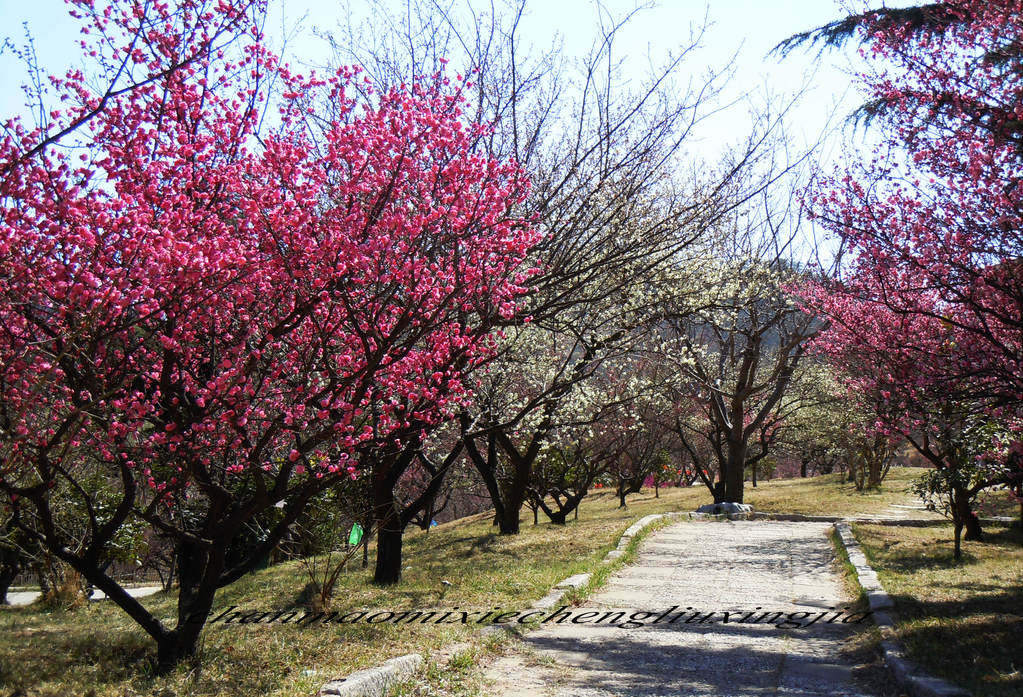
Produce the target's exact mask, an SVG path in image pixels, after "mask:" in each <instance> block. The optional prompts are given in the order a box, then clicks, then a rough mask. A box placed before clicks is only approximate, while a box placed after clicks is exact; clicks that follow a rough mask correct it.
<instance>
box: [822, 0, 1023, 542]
mask: <svg viewBox="0 0 1023 697" xmlns="http://www.w3.org/2000/svg"><path fill="white" fill-rule="evenodd" d="M856 32H858V35H859V37H860V38H861V39H862V41H863V42H864V44H865V49H863V50H862V51H861V52H862V53H863V55H864V56H865V57H869V58H871V59H874V60H877V61H878V64H877V65H878V67H877V68H876V70H875V71H873V72H871V73H867V74H864V75H863V76H862V77H863V81H864V84H865V86H866V88H867V90H868V102H867V103H866V105H865V107H864V109H863V112H864V114H865V115H866V116H868V117H870V118H872V119H873V120H874V123H880V124H881V125H882V126H883V128H884V130H883V133H884V135H885V138H886V140H885V142H883V143H882V145H881V146H880V147H879V148H878V149H877V152H876V153H875V157H874V158H873V159H872V160H871V161H869V162H862V163H858V164H857V165H855V166H853V167H851V168H850V170H849V171H848V172H847V173H846V174H845V175H844V176H842V177H836V178H830V179H825V180H823V181H822V182H820V183H819V186H818V187H817V188H816V190H814V191H812V192H811V195H810V200H809V204H810V209H811V212H812V214H813V215H814V216H815V217H816V218H817V219H818V220H819V221H820V222H822V223H823V224H824V225H825V226H826V227H828V228H830V229H831V230H833V231H834V232H835V233H836V234H837V236H838V237H839V238H840V239H841V242H842V248H843V250H845V251H847V252H848V253H849V254H850V256H851V258H852V261H851V263H850V264H848V266H847V267H846V269H845V270H844V272H843V274H842V276H841V278H840V280H839V282H838V283H836V284H834V285H832V286H828V287H818V288H816V289H813V290H811V291H810V292H809V296H808V297H809V301H810V304H811V305H812V306H813V307H814V308H815V309H817V310H819V311H821V312H822V313H823V314H825V315H827V316H829V317H830V318H831V320H832V325H831V328H830V330H829V331H828V332H827V333H825V334H824V335H823V337H822V341H821V344H820V346H821V348H823V350H825V351H826V352H827V353H828V354H829V355H830V356H832V358H833V359H834V360H836V361H837V362H838V363H840V364H841V365H842V367H843V368H844V369H845V370H846V373H847V374H848V375H850V376H851V378H850V381H849V383H850V385H851V386H852V387H853V388H854V389H856V390H857V391H858V392H859V394H860V395H862V396H865V397H867V398H868V400H870V401H871V403H873V404H875V405H877V407H878V419H877V421H876V425H875V429H876V431H877V432H879V433H896V434H900V435H902V436H903V437H905V438H907V439H909V441H910V442H911V443H912V444H913V445H914V446H915V447H916V449H917V450H918V451H920V453H921V454H922V455H924V456H925V457H926V458H927V459H928V460H930V461H931V462H932V463H933V464H934V465H935V466H936V467H937V468H938V469H939V470H946V471H948V472H952V471H958V470H960V469H961V468H962V467H963V466H964V465H965V464H966V463H967V461H970V462H974V463H975V462H980V461H984V462H988V463H990V462H991V460H990V458H986V457H984V456H983V454H982V453H980V452H976V450H977V449H976V448H972V449H969V448H964V446H963V442H964V441H963V439H964V437H966V434H969V433H975V432H976V431H977V427H976V422H977V420H978V419H980V420H982V421H984V422H987V423H989V424H1002V425H1004V427H1005V429H1007V430H1006V433H1011V432H1012V431H1011V429H1012V424H1013V423H1015V422H1016V421H1017V418H1018V414H1019V410H1020V407H1021V405H1023V370H1021V363H1020V361H1021V360H1023V273H1021V269H1020V262H1019V259H1020V256H1021V252H1023V236H1021V232H1020V231H1021V229H1023V227H1021V223H1023V218H1021V213H1023V210H1021V206H1023V190H1021V188H1020V179H1019V171H1020V166H1021V164H1023V161H1021V160H1023V120H1021V116H1023V109H1021V107H1020V106H1019V105H1020V103H1021V98H1023V71H1021V70H1020V67H1021V48H1023V4H1021V3H1020V2H1018V1H1015V0H995V1H993V2H979V1H977V0H952V1H950V2H941V3H935V4H932V5H925V6H920V7H916V8H907V9H905V10H878V11H873V12H866V11H865V12H863V13H861V14H859V15H853V16H851V17H849V18H848V19H847V20H844V21H843V22H840V23H834V24H832V25H829V26H828V27H825V28H823V29H822V30H821V32H820V33H819V34H817V36H818V37H822V38H824V39H825V40H827V41H832V42H833V41H835V40H837V39H839V38H841V37H842V36H844V35H849V34H850V33H856ZM803 38H804V39H805V38H807V36H806V35H804V36H803ZM882 61H883V62H882ZM1006 438H1007V440H1006V441H1005V443H1004V445H1005V447H1006V448H1007V450H1006V453H1007V452H1010V451H1015V450H1019V448H1020V439H1019V438H1018V434H1017V435H1015V436H1007V437H1006ZM968 440H969V439H968ZM1002 440H1005V439H1002ZM998 447H1001V446H998ZM992 448H993V449H994V450H997V449H998V448H997V447H994V446H992V447H991V448H988V449H992ZM967 450H970V452H972V454H971V455H969V456H967V455H966V452H967ZM981 450H983V448H982V449H981ZM977 458H980V459H979V460H978V459H977ZM1002 461H1003V462H1004V458H1003V459H1002ZM1003 475H1004V472H1002V473H1001V474H999V473H998V472H997V471H994V472H992V471H990V470H986V471H985V473H982V474H981V475H979V476H978V477H977V478H975V480H973V481H970V482H967V481H966V480H965V479H963V478H956V477H951V478H950V479H949V481H953V480H954V482H955V483H954V486H952V487H951V489H950V491H951V493H950V496H952V498H953V499H954V500H953V501H952V503H951V509H952V511H953V516H952V517H953V520H954V522H955V524H956V531H957V535H956V537H957V545H956V548H957V553H958V537H959V531H960V529H961V528H962V527H963V526H966V528H967V539H970V538H971V537H974V538H979V536H980V529H979V526H978V525H977V523H976V517H975V516H974V515H973V514H972V511H971V510H970V507H969V501H970V500H971V499H972V496H974V495H975V494H976V489H977V488H978V487H979V488H983V487H984V486H990V485H992V484H994V483H998V482H1004V481H1005V477H1004V476H1003ZM971 492H972V493H971Z"/></svg>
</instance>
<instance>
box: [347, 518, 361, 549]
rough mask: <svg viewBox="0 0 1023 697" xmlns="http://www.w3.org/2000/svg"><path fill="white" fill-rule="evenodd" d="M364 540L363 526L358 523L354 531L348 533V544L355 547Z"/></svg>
mask: <svg viewBox="0 0 1023 697" xmlns="http://www.w3.org/2000/svg"><path fill="white" fill-rule="evenodd" d="M361 540H362V526H361V525H359V524H358V523H356V524H355V525H353V526H352V531H351V532H350V533H348V544H350V545H351V546H353V547H354V546H355V545H357V544H359V542H360V541H361Z"/></svg>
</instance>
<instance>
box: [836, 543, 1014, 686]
mask: <svg viewBox="0 0 1023 697" xmlns="http://www.w3.org/2000/svg"><path fill="white" fill-rule="evenodd" d="M853 530H854V532H855V534H856V537H857V538H858V539H859V541H860V544H862V545H863V547H864V549H865V550H866V554H867V557H868V558H869V559H870V563H871V566H873V567H874V569H875V570H876V571H877V572H878V575H879V576H880V578H881V583H882V585H883V586H884V588H885V590H886V591H888V594H889V595H891V596H892V599H893V600H894V601H895V604H896V612H895V617H896V622H897V626H896V633H897V635H898V637H899V639H901V640H902V642H903V643H904V644H905V646H906V647H907V649H908V650H909V652H910V655H911V656H912V658H913V659H914V660H915V661H917V662H918V663H920V664H921V665H923V666H924V667H925V668H926V669H927V670H928V671H930V672H931V673H933V674H935V675H939V676H941V677H943V678H946V679H948V680H951V681H952V682H955V683H957V684H959V685H961V686H962V687H964V688H965V689H967V690H968V691H969V692H971V693H972V694H973V695H974V697H1018V696H1019V695H1023V653H1021V652H1020V647H1023V532H1021V531H1020V530H1019V529H1018V528H1017V529H1011V528H1004V527H994V526H991V527H989V528H987V529H986V530H985V531H984V532H985V535H986V540H985V541H984V542H983V543H978V542H964V543H963V558H962V560H961V561H960V562H959V563H958V564H956V563H955V562H953V560H952V529H951V526H949V527H941V528H907V527H886V526H881V525H855V526H854V527H853Z"/></svg>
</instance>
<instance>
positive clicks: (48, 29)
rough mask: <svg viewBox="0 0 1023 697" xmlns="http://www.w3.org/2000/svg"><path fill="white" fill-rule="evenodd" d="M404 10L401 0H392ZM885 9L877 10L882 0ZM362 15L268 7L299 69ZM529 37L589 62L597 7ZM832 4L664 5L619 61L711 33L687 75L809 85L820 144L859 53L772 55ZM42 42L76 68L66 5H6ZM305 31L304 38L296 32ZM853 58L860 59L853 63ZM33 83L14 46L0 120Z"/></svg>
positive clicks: (12, 29)
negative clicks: (724, 71)
mask: <svg viewBox="0 0 1023 697" xmlns="http://www.w3.org/2000/svg"><path fill="white" fill-rule="evenodd" d="M394 2H395V3H396V4H397V5H399V6H400V5H401V1H400V0H394ZM875 4H878V3H875ZM604 5H605V8H606V10H607V11H609V12H610V13H611V14H612V15H615V16H622V15H623V14H624V13H627V12H629V11H630V10H632V9H633V8H634V7H635V6H636V5H635V3H634V2H632V1H631V0H606V2H605V3H604ZM346 6H347V7H350V8H351V11H352V12H353V13H355V14H356V15H358V14H359V13H360V12H361V11H362V8H363V5H362V4H361V3H360V2H358V1H357V0H351V1H350V2H338V1H337V0H270V21H269V26H270V33H271V35H272V36H273V37H275V40H276V41H277V42H278V45H279V42H280V37H281V35H282V28H283V31H288V32H289V33H292V34H293V38H292V39H291V40H290V41H289V44H288V47H287V54H288V56H289V58H290V60H291V61H292V62H295V63H311V64H317V63H323V62H324V61H326V59H327V58H328V55H329V54H328V52H327V49H326V46H325V44H324V43H323V42H322V41H321V40H320V39H318V38H316V37H315V36H314V35H313V29H314V28H319V29H321V30H326V31H330V30H332V29H333V28H335V27H336V26H337V24H338V22H339V21H341V20H342V19H343V17H344V13H345V7H346ZM455 6H456V7H465V6H472V7H475V8H477V9H478V8H481V7H489V0H487V1H486V2H480V1H477V0H461V3H456V4H455ZM527 8H528V9H527V14H526V16H525V18H524V20H523V24H522V27H521V29H522V35H523V37H524V38H525V40H526V41H527V42H530V43H532V44H534V45H535V47H536V48H537V50H544V49H546V48H547V47H549V46H550V45H551V43H552V40H553V39H554V38H555V36H559V37H560V38H561V40H562V42H563V44H562V45H563V49H564V52H565V53H566V54H568V55H569V56H572V55H582V54H584V53H585V52H586V50H587V49H588V48H589V46H590V44H591V42H592V40H593V38H594V36H595V32H596V28H597V24H598V9H597V6H596V4H595V3H594V2H593V1H592V0H536V1H533V2H530V3H528V5H527ZM842 14H843V9H842V7H841V6H840V4H839V3H838V2H834V1H833V0H772V1H771V2H765V1H764V0H712V1H711V2H709V4H708V3H707V2H706V1H704V0H662V1H661V2H660V3H659V4H657V5H656V6H655V7H653V8H651V9H646V10H643V11H641V12H639V13H638V14H637V15H636V16H635V17H634V18H633V20H631V21H630V23H629V25H628V27H627V30H626V32H625V33H624V34H623V35H622V37H621V40H620V43H619V52H620V53H619V57H620V58H621V59H622V60H623V67H622V70H623V71H624V73H625V75H626V76H627V79H630V80H631V79H635V80H637V81H638V80H640V79H642V77H643V75H644V74H645V72H646V71H647V69H648V66H649V62H650V60H651V59H652V60H653V61H654V62H657V61H658V60H660V59H661V58H662V57H664V56H666V55H667V53H668V52H669V51H672V50H677V49H678V47H679V46H680V45H683V44H685V43H688V40H689V36H690V31H691V29H693V28H696V27H699V26H700V25H702V24H704V21H705V20H706V21H707V22H708V27H707V29H706V32H705V34H704V36H703V39H702V41H701V48H700V50H699V51H697V52H695V53H694V54H693V55H692V56H691V59H690V60H687V62H686V64H685V70H686V71H687V72H689V73H690V74H692V75H693V76H694V77H699V76H701V75H702V74H704V73H705V72H706V71H707V70H718V69H721V68H722V67H723V66H725V65H726V64H727V63H728V62H729V61H730V60H731V59H732V58H733V56H734V57H735V66H734V67H735V73H734V76H733V77H732V79H731V80H730V82H729V86H728V90H727V92H726V95H725V97H724V101H725V102H730V101H732V100H734V99H736V98H738V97H740V96H741V95H743V94H746V93H753V94H755V95H761V94H763V93H764V92H765V91H767V92H771V93H773V94H776V95H782V96H783V95H785V94H790V93H792V92H793V91H794V90H796V89H798V88H799V87H800V86H802V85H804V84H808V85H809V92H808V94H807V96H806V97H805V98H804V99H803V100H802V102H801V103H800V106H799V108H798V110H797V111H796V112H795V113H794V114H793V116H792V118H791V124H792V129H793V132H794V133H795V134H796V137H797V139H798V138H800V137H801V136H802V137H803V138H805V139H814V138H815V137H816V136H817V135H818V134H819V133H820V131H821V130H822V129H823V128H824V127H825V126H826V124H828V123H829V122H834V121H835V118H834V117H835V116H836V115H838V116H841V115H844V114H845V113H847V112H848V111H849V110H850V109H851V108H852V106H853V105H855V104H856V102H857V95H856V92H855V90H854V89H852V88H851V84H852V80H851V78H850V76H849V70H850V69H853V68H855V56H854V55H853V54H852V53H851V52H848V51H847V52H834V51H829V52H826V53H824V54H823V56H822V57H821V59H819V60H818V58H817V52H816V51H815V50H814V51H809V52H806V51H797V52H795V53H793V54H791V55H790V56H789V57H788V58H786V59H785V60H780V59H778V58H777V57H774V56H768V55H767V54H768V52H769V51H770V49H771V48H772V47H773V46H774V45H775V44H777V43H778V42H779V41H781V40H782V39H784V38H786V37H787V36H789V35H791V34H793V33H795V32H797V31H800V30H803V29H808V28H811V27H815V26H819V25H821V24H823V23H825V22H827V21H829V20H832V19H835V18H837V17H840V16H842ZM23 22H25V23H27V26H28V29H29V31H31V33H32V35H33V37H34V39H35V48H36V51H37V53H38V56H39V62H40V64H41V65H42V66H43V68H44V69H45V70H48V71H51V72H57V73H63V71H64V69H65V68H66V67H67V66H68V65H70V64H77V63H78V55H77V52H76V45H75V39H76V36H77V25H76V24H75V23H74V22H73V21H72V20H71V19H70V18H69V17H68V16H67V11H66V9H65V7H64V4H63V3H62V2H61V1H60V0H36V1H35V2H25V1H24V0H0V35H3V36H6V37H8V38H10V40H11V41H12V42H14V43H15V44H16V45H19V46H20V45H22V44H23V43H24V39H25V37H24V31H23V29H22V26H21V25H22V23H23ZM296 32H297V33H296ZM849 56H852V57H853V58H852V60H851V61H850V59H849ZM24 81H25V70H24V66H23V65H21V64H20V63H19V62H18V60H17V59H16V58H15V57H14V55H13V54H12V52H11V51H10V50H9V49H6V50H5V51H4V52H3V54H2V55H0V118H6V117H7V116H9V115H11V114H13V113H24V111H25V109H24V106H23V101H24V100H23V98H22V97H21V93H20V89H19V86H20V85H21V84H22V83H23V82H24ZM748 123H749V116H748V107H747V106H745V105H743V104H738V105H736V106H735V107H734V108H731V109H729V110H728V111H726V112H725V113H723V114H721V115H716V116H715V117H714V119H713V120H712V122H711V123H709V124H705V126H704V128H703V129H702V130H701V131H699V132H698V133H699V136H700V143H698V144H696V147H698V148H699V149H701V150H703V151H704V154H708V155H709V154H710V153H712V152H714V151H715V150H716V149H717V148H718V147H721V146H722V145H724V144H726V143H727V142H729V141H731V140H734V139H736V138H738V137H740V136H741V135H742V134H743V133H744V132H745V131H747V130H748Z"/></svg>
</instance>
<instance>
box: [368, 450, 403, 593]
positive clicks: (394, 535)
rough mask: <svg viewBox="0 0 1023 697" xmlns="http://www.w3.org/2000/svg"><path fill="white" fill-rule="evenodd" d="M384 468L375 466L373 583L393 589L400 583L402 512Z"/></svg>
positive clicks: (373, 475)
mask: <svg viewBox="0 0 1023 697" xmlns="http://www.w3.org/2000/svg"><path fill="white" fill-rule="evenodd" d="M388 469H389V468H386V467H382V466H381V467H379V468H378V467H376V466H374V468H373V471H372V477H373V521H374V525H375V526H376V531H377V563H376V568H375V569H374V571H373V582H374V583H377V584H380V585H385V586H386V585H392V584H395V583H397V582H398V581H400V580H401V543H402V536H403V533H404V530H403V529H402V524H401V511H400V509H399V508H398V501H397V500H396V499H395V497H394V488H393V485H392V484H391V480H390V477H388V476H387V475H388Z"/></svg>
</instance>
